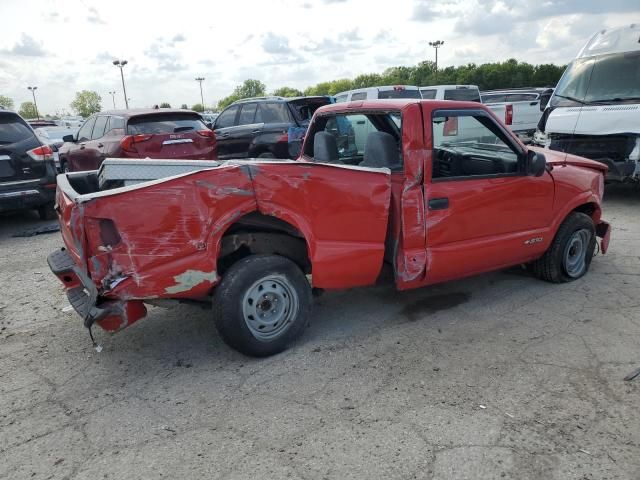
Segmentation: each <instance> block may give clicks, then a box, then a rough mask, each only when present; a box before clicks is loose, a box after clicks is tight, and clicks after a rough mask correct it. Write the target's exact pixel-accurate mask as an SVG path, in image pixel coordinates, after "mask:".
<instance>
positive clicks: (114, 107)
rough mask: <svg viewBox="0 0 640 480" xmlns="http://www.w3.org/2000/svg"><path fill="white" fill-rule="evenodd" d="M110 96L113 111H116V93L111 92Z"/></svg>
mask: <svg viewBox="0 0 640 480" xmlns="http://www.w3.org/2000/svg"><path fill="white" fill-rule="evenodd" d="M109 95H111V100H112V101H113V109H114V110H115V109H116V92H115V91H114V92H109Z"/></svg>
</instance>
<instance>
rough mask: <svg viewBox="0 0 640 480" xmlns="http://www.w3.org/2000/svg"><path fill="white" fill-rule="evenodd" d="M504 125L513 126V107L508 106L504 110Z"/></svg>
mask: <svg viewBox="0 0 640 480" xmlns="http://www.w3.org/2000/svg"><path fill="white" fill-rule="evenodd" d="M504 123H505V125H511V124H512V123H513V105H507V106H506V107H505V109H504Z"/></svg>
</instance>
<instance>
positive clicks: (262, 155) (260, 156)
mask: <svg viewBox="0 0 640 480" xmlns="http://www.w3.org/2000/svg"><path fill="white" fill-rule="evenodd" d="M258 158H276V156H275V155H274V154H273V153H271V152H264V153H261V154H260V155H258Z"/></svg>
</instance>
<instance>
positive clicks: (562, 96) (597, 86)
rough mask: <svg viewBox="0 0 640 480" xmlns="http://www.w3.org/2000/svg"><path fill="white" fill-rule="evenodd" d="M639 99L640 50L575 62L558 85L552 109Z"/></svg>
mask: <svg viewBox="0 0 640 480" xmlns="http://www.w3.org/2000/svg"><path fill="white" fill-rule="evenodd" d="M638 100H640V51H637V52H625V53H614V54H611V55H602V56H600V57H595V58H594V57H591V58H583V59H577V60H575V61H574V62H572V63H571V64H570V65H569V66H568V67H567V70H566V71H565V73H564V75H563V76H562V78H561V79H560V82H558V87H557V88H556V91H555V94H554V97H553V102H552V106H554V107H555V106H571V105H576V104H580V103H624V102H625V101H636V102H637V101H638Z"/></svg>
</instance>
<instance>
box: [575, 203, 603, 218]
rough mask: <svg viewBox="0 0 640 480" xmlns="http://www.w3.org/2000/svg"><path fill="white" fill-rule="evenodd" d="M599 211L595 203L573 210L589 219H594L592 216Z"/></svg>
mask: <svg viewBox="0 0 640 480" xmlns="http://www.w3.org/2000/svg"><path fill="white" fill-rule="evenodd" d="M599 209H600V207H599V206H598V205H597V204H596V203H595V202H589V203H585V204H582V205H580V206H579V207H576V208H574V209H573V211H574V212H580V213H584V214H586V215H589V216H590V217H591V218H593V217H594V214H595V213H596V212H597V211H598V210H599Z"/></svg>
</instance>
